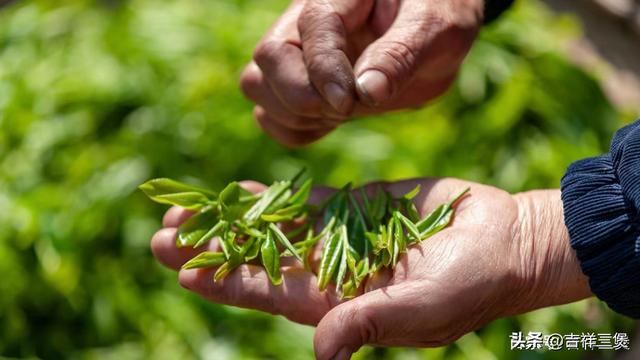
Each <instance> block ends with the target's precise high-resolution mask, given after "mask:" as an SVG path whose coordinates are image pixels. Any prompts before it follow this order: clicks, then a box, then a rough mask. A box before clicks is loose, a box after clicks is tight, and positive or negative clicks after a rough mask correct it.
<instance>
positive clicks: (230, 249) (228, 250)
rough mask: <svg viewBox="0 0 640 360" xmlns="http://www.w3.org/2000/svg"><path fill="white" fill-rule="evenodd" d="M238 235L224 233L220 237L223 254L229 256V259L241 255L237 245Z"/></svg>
mask: <svg viewBox="0 0 640 360" xmlns="http://www.w3.org/2000/svg"><path fill="white" fill-rule="evenodd" d="M235 238H236V234H235V233H234V232H231V231H227V232H225V233H223V235H222V236H221V237H220V247H221V248H222V252H224V254H225V255H226V256H227V259H231V258H232V257H236V256H237V255H239V254H240V251H239V250H238V248H237V246H236V244H235Z"/></svg>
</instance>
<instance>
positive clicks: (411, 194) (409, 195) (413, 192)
mask: <svg viewBox="0 0 640 360" xmlns="http://www.w3.org/2000/svg"><path fill="white" fill-rule="evenodd" d="M419 193H420V184H418V185H416V187H414V188H413V190H411V191H409V192H408V193H406V194H404V196H403V197H402V198H404V199H406V200H412V199H413V198H414V197H416V195H418V194H419Z"/></svg>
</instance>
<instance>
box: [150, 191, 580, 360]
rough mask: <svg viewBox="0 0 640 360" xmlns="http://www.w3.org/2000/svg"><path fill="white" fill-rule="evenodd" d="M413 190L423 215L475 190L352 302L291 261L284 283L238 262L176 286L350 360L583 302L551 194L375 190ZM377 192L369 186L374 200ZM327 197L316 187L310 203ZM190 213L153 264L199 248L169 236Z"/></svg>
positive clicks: (175, 261) (162, 240) (170, 218)
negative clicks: (312, 330) (279, 324)
mask: <svg viewBox="0 0 640 360" xmlns="http://www.w3.org/2000/svg"><path fill="white" fill-rule="evenodd" d="M416 184H420V185H421V187H422V189H423V190H422V191H421V193H420V194H419V195H418V196H417V197H416V198H415V199H414V202H415V203H416V206H417V208H418V209H419V211H420V213H421V214H422V215H424V214H426V213H428V212H430V211H431V210H433V209H434V208H435V207H436V206H437V205H439V204H441V203H444V202H446V201H448V200H449V199H451V198H452V197H453V196H454V195H455V194H457V193H458V192H459V191H460V189H464V188H466V187H470V188H471V191H470V195H469V196H466V197H464V198H463V199H462V200H461V201H459V203H458V205H457V206H456V212H455V217H454V219H453V222H452V223H451V225H450V226H449V227H447V228H445V229H444V230H442V231H441V232H439V233H437V234H435V235H434V236H432V237H430V238H428V239H427V240H425V241H423V242H421V243H419V244H416V245H415V246H412V247H410V248H409V249H408V251H407V253H406V254H403V255H402V256H401V257H400V261H399V263H398V265H397V266H396V268H395V269H394V271H393V272H391V271H387V272H386V273H380V274H379V275H377V276H375V277H373V278H372V279H370V280H369V281H368V282H367V283H366V284H365V285H364V287H363V289H361V291H362V292H363V293H362V294H361V295H359V296H357V297H356V298H354V299H352V300H349V301H346V302H340V300H339V299H338V297H337V295H336V293H335V291H334V290H333V289H331V288H330V289H329V290H328V291H325V292H320V291H318V287H317V279H316V276H315V274H313V273H311V272H308V271H305V270H304V269H302V268H301V267H300V266H299V265H297V264H295V263H291V264H290V265H285V266H283V267H282V277H283V283H282V285H280V286H274V285H272V284H271V283H270V281H269V280H268V278H267V275H266V273H265V272H264V271H263V270H262V268H260V267H259V266H254V265H246V264H245V265H241V266H240V267H239V268H237V269H236V270H235V271H234V272H232V273H230V274H229V275H228V276H227V277H226V278H225V279H223V280H222V281H219V282H213V280H212V278H213V273H214V272H215V269H193V270H180V274H179V280H180V283H181V284H182V285H183V286H184V287H186V288H187V289H190V290H191V291H194V292H195V293H197V294H199V295H201V296H203V297H205V298H207V299H209V300H210V301H213V302H216V303H223V304H228V305H234V306H240V307H246V308H252V309H258V310H262V311H266V312H269V313H272V314H280V315H283V316H285V317H287V318H288V319H290V320H293V321H296V322H299V323H303V324H311V325H317V330H316V335H315V351H316V356H317V358H318V359H322V360H326V359H333V358H337V359H345V358H348V357H349V355H350V354H351V353H352V352H354V351H356V350H357V349H358V348H359V347H360V346H362V345H363V344H375V345H383V346H419V347H425V346H428V347H432V346H441V345H445V344H447V343H450V342H452V341H454V340H456V339H457V338H459V337H460V336H462V335H464V334H466V333H467V332H469V331H473V330H475V329H477V328H479V327H481V326H483V325H485V324H486V323H488V322H490V321H492V320H494V319H496V318H499V317H503V316H509V315H514V314H519V313H523V312H527V311H530V310H533V309H537V308H540V307H545V306H551V305H557V304H563V303H568V302H572V301H576V300H580V299H583V298H586V297H588V296H591V294H590V291H589V287H588V284H587V280H586V277H585V276H584V275H583V274H582V272H581V270H580V267H579V265H578V262H577V259H576V258H575V255H574V253H573V250H572V249H571V247H570V245H569V241H568V235H567V231H566V229H565V227H564V222H563V216H562V204H561V201H560V192H559V191H557V190H544V191H533V192H528V193H522V194H517V195H510V194H508V193H506V192H504V191H502V190H499V189H497V188H494V187H490V186H486V185H481V184H476V183H469V182H466V181H462V180H457V179H416V180H406V181H401V182H396V183H389V184H382V185H383V186H384V187H385V188H386V189H387V190H388V191H390V192H391V193H393V194H394V195H402V194H404V193H406V192H408V191H409V190H411V189H413V188H414V187H415V185H416ZM377 185H378V184H372V185H368V186H367V187H365V189H367V192H368V193H370V194H372V193H373V190H374V189H375V186H377ZM244 186H245V187H246V188H247V189H248V190H250V191H261V190H262V189H264V187H263V186H262V185H260V184H257V183H253V182H249V183H244ZM329 193H330V190H328V189H319V190H316V192H315V194H314V196H313V198H312V201H318V199H320V198H323V197H326V196H327V195H328V194H329ZM356 194H357V192H356ZM188 216H189V215H188V213H187V212H185V211H184V210H181V209H179V208H172V209H171V210H169V211H168V212H167V214H166V216H165V218H164V226H165V228H164V229H162V230H160V231H159V232H157V233H156V234H155V235H154V237H153V239H152V243H151V245H152V250H153V252H154V254H155V256H156V257H157V258H158V260H159V261H160V262H162V263H163V264H165V265H167V266H169V267H172V268H174V269H176V270H177V269H179V267H180V266H181V265H182V264H183V263H184V262H186V261H187V260H189V259H190V258H191V257H193V256H195V255H196V252H197V251H201V250H194V249H186V248H181V249H177V248H176V247H175V235H176V227H177V226H178V225H179V224H180V223H181V222H182V221H184V220H185V219H186V218H187V217H188ZM209 246H210V248H216V247H217V244H215V242H213V243H211V244H210V245H209Z"/></svg>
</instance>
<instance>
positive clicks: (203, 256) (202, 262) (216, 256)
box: [182, 251, 227, 269]
mask: <svg viewBox="0 0 640 360" xmlns="http://www.w3.org/2000/svg"><path fill="white" fill-rule="evenodd" d="M225 261H227V258H226V256H225V255H224V253H221V252H213V251H205V252H201V253H200V254H198V255H197V256H196V257H194V258H193V259H191V260H189V261H187V262H186V263H185V264H184V265H182V268H183V269H196V268H206V267H212V266H218V265H220V264H222V263H224V262H225Z"/></svg>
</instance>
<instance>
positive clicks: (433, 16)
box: [240, 0, 483, 146]
mask: <svg viewBox="0 0 640 360" xmlns="http://www.w3.org/2000/svg"><path fill="white" fill-rule="evenodd" d="M482 12H483V1H482V0H429V1H424V0H405V1H400V0H294V1H293V2H292V3H291V5H290V6H289V8H288V9H287V10H286V11H285V12H284V14H283V15H282V16H281V17H280V18H279V19H278V20H277V21H276V23H275V24H274V25H273V26H272V28H271V29H270V30H269V31H268V33H267V34H266V35H265V36H264V38H263V39H262V40H261V41H260V43H259V44H258V46H257V47H256V49H255V52H254V58H253V61H252V62H251V63H249V65H248V66H247V67H246V68H245V70H244V72H243V74H242V76H241V81H240V83H241V87H242V89H243V91H244V93H245V94H246V95H247V97H248V98H249V99H251V100H252V101H254V102H255V103H256V106H255V108H254V115H255V117H256V120H257V121H258V123H259V124H260V126H261V127H262V128H263V130H264V131H265V132H266V133H267V134H269V135H270V136H272V137H273V138H275V139H276V140H278V141H279V142H281V143H283V144H285V145H288V146H301V145H305V144H308V143H310V142H313V141H315V140H317V139H319V138H321V137H322V136H324V135H326V134H327V133H329V132H330V131H332V130H333V129H335V128H336V127H337V126H339V125H340V124H341V123H342V122H344V121H345V120H346V119H347V118H348V117H350V116H357V115H363V114H377V113H383V112H386V111H390V110H396V109H404V108H409V107H417V106H420V105H422V104H424V103H425V102H427V101H428V100H430V99H432V98H434V97H436V96H438V95H440V94H441V93H443V92H444V91H445V90H446V89H447V88H448V87H449V85H450V84H451V83H452V82H453V79H454V77H455V75H456V72H457V70H458V68H459V66H460V64H461V63H462V60H463V59H464V57H465V55H466V54H467V52H468V50H469V48H470V47H471V44H472V42H473V40H474V38H475V36H476V33H477V31H478V28H479V27H480V25H481V23H482Z"/></svg>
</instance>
